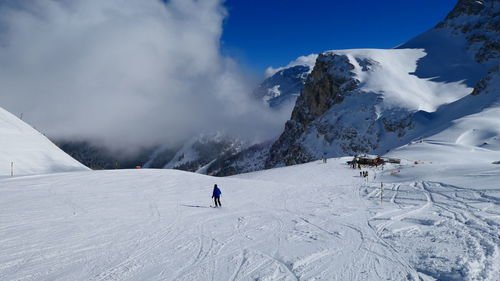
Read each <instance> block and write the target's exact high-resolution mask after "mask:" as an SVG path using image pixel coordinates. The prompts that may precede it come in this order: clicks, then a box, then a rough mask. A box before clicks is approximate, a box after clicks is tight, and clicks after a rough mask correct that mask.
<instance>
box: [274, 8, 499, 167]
mask: <svg viewBox="0 0 500 281" xmlns="http://www.w3.org/2000/svg"><path fill="white" fill-rule="evenodd" d="M499 11H500V7H499V2H498V1H459V2H458V3H457V5H456V7H455V8H454V9H453V10H452V11H451V12H450V14H449V15H448V16H447V17H446V18H445V20H444V21H442V22H441V23H439V24H438V25H437V26H436V27H435V28H433V29H431V30H429V31H427V32H425V33H423V34H422V35H419V36H417V37H416V38H414V39H412V40H410V41H408V42H407V43H404V44H402V45H400V46H398V47H397V48H395V49H390V50H376V49H365V50H362V49H361V50H338V51H327V52H324V53H322V54H320V55H319V56H318V59H317V61H316V64H315V66H314V69H313V71H312V73H311V74H310V75H309V76H308V78H307V81H306V83H305V86H304V90H303V91H302V93H301V95H300V96H299V98H298V99H297V103H296V105H295V107H294V109H293V113H292V116H291V118H290V120H289V121H287V123H286V125H285V129H284V132H283V133H282V134H281V136H280V137H279V139H278V140H277V141H276V142H275V143H274V144H273V145H272V147H271V151H270V153H269V158H268V159H267V160H266V164H265V167H266V168H271V167H277V166H283V165H293V164H298V163H304V162H308V161H312V160H315V159H319V158H321V157H323V156H327V157H338V156H343V155H354V154H360V153H373V154H384V153H386V152H388V151H390V150H391V149H394V148H397V147H400V146H402V145H405V144H407V143H409V142H411V141H412V140H417V139H421V138H424V137H430V136H432V135H435V134H438V133H439V132H441V131H443V130H445V129H446V128H448V127H449V126H451V125H452V124H453V123H454V122H459V120H461V119H462V118H467V116H469V115H470V114H483V113H484V112H483V111H484V110H485V109H486V108H496V106H497V104H496V97H497V96H498V95H499V94H500V93H499V92H498V91H496V90H494V89H495V87H496V86H494V85H493V86H490V87H492V88H491V89H493V90H490V92H491V93H490V96H493V97H491V98H488V99H487V100H484V99H483V98H481V97H479V96H480V94H477V93H479V92H480V89H481V88H488V87H487V86H486V84H488V83H487V82H488V81H493V82H491V83H495V82H494V81H495V79H494V76H495V75H497V73H498V63H499V61H498V58H499V51H500V45H499V43H498V38H499V37H500V36H499V28H498V17H499V15H498V14H499ZM488 72H489V73H490V74H488V76H486V75H487V73H488ZM488 77H489V78H488ZM481 79H483V80H481ZM480 81H481V82H480ZM474 87H476V90H474ZM471 93H475V95H472V96H471V95H470V94H471ZM473 105H474V106H473ZM472 108H474V109H472ZM465 130H469V129H468V128H467V129H465ZM482 135H483V136H484V137H485V138H487V139H489V138H490V137H498V133H497V132H496V131H494V130H493V131H490V133H485V134H482ZM479 139H480V140H481V141H482V140H483V139H482V138H481V137H480V138H479ZM448 141H455V140H453V139H449V140H448Z"/></svg>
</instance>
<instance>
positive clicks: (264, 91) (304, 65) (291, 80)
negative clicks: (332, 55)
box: [254, 54, 318, 109]
mask: <svg viewBox="0 0 500 281" xmlns="http://www.w3.org/2000/svg"><path fill="white" fill-rule="evenodd" d="M317 56H318V55H316V54H311V55H309V56H303V57H299V58H297V59H296V60H294V61H292V62H290V63H289V64H288V65H287V66H285V67H280V68H277V69H272V68H270V69H268V70H267V71H266V72H267V73H266V74H267V75H270V77H267V78H266V79H265V80H264V81H263V82H262V83H261V84H260V85H259V87H257V88H256V89H255V90H254V96H255V97H256V98H257V99H259V100H262V101H263V103H264V104H265V105H267V106H269V107H271V108H273V109H280V108H283V107H293V105H294V104H295V100H296V99H297V97H298V96H299V95H300V92H301V91H302V89H303V88H304V84H305V81H306V78H307V76H308V75H309V74H310V73H311V71H312V68H313V66H314V62H315V61H316V58H317Z"/></svg>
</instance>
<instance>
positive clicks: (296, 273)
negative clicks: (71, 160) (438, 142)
mask: <svg viewBox="0 0 500 281" xmlns="http://www.w3.org/2000/svg"><path fill="white" fill-rule="evenodd" d="M414 147H416V146H414ZM439 151H440V150H436V151H435V152H437V154H439ZM437 154H436V155H437ZM405 155H406V156H407V157H410V158H409V159H408V160H409V161H407V164H405V165H401V166H389V167H386V168H385V169H384V170H370V171H369V173H370V177H369V179H368V180H367V179H363V178H360V177H359V176H358V175H359V173H358V170H352V169H350V168H348V166H347V165H345V164H344V163H345V161H346V160H348V159H347V158H343V159H329V161H328V163H327V164H323V163H320V162H312V163H308V164H304V165H296V166H293V167H286V168H278V169H272V170H267V171H262V172H256V173H251V174H243V175H239V176H235V177H231V178H213V177H208V176H204V175H199V174H192V173H187V172H182V171H176V170H146V169H144V170H114V171H93V172H84V173H67V174H59V175H45V176H32V177H24V178H15V179H3V180H0V186H1V188H0V214H1V217H2V218H1V220H0V237H2V243H1V244H0V279H1V280H437V279H438V280H490V281H493V280H498V279H497V277H498V276H499V273H500V272H499V270H500V259H499V253H500V250H499V245H500V238H499V237H498V233H499V231H500V191H499V190H498V187H497V186H495V185H493V184H492V183H493V182H495V181H496V182H498V181H499V180H500V174H499V173H498V169H497V170H494V169H493V168H492V167H490V166H491V165H492V164H489V163H488V164H487V163H486V162H485V163H482V162H484V159H481V157H475V158H471V159H473V160H474V161H471V162H468V161H460V164H461V165H462V168H463V169H471V170H470V171H471V173H470V174H467V173H464V170H463V169H461V170H455V169H454V168H449V166H448V163H449V162H450V161H452V160H453V159H448V156H447V155H448V154H446V153H445V154H441V155H442V157H443V159H448V161H445V162H439V161H437V162H433V163H432V164H430V163H426V164H419V165H414V164H412V163H413V160H414V159H416V158H415V157H417V156H418V157H420V155H419V151H406V152H405ZM476 160H477V161H476ZM481 163H482V164H481ZM488 165H489V166H488ZM393 171H400V172H399V173H397V174H395V175H391V172H393ZM480 175H482V176H480ZM374 178H375V179H374ZM380 179H382V180H383V182H384V186H385V189H384V193H383V196H382V202H381V201H380V196H379V191H380V189H379V187H380V182H379V180H380ZM214 183H217V184H218V185H219V186H220V187H221V189H222V205H223V207H222V208H221V209H213V208H210V207H209V205H210V204H211V199H210V195H211V189H212V186H213V184H214Z"/></svg>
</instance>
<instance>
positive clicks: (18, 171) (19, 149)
mask: <svg viewBox="0 0 500 281" xmlns="http://www.w3.org/2000/svg"><path fill="white" fill-rule="evenodd" d="M11 162H13V163H14V175H29V174H42V173H54V172H66V171H79V170H81V171H84V170H88V168H86V167H85V166H83V165H82V164H80V163H79V162H78V161H76V160H74V159H73V158H71V157H70V156H69V155H67V154H66V153H64V152H63V151H62V150H60V149H59V148H57V146H55V145H54V144H53V143H52V142H50V141H49V140H48V139H47V138H46V137H45V136H43V135H42V134H41V133H39V132H38V131H36V130H35V129H33V128H32V127H31V126H29V125H28V124H26V123H24V122H23V121H21V120H19V119H18V118H17V117H15V116H14V115H12V114H10V113H9V112H7V111H5V110H4V109H2V108H0V177H4V176H10V174H11Z"/></svg>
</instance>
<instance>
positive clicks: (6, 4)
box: [0, 0, 288, 147]
mask: <svg viewBox="0 0 500 281" xmlns="http://www.w3.org/2000/svg"><path fill="white" fill-rule="evenodd" d="M225 16H226V11H225V9H224V7H223V5H222V3H221V1H216V0H171V1H168V2H167V3H164V2H162V1H160V0H23V1H17V0H12V1H9V0H4V1H2V2H0V106H2V107H4V108H6V109H7V110H9V111H11V112H12V113H14V114H20V113H21V112H22V113H24V116H25V119H26V120H27V121H28V122H29V123H31V124H33V125H35V126H36V127H38V128H39V129H41V130H42V131H43V132H44V133H46V134H48V135H49V136H51V137H53V138H86V139H95V140H98V141H99V142H104V143H107V144H110V145H111V146H116V145H119V146H122V147H123V146H125V147H129V146H150V145H155V144H175V143H178V142H180V141H183V140H185V139H186V138H188V137H190V136H192V135H194V134H196V133H198V132H202V131H207V130H208V131H214V130H218V131H226V132H228V133H232V134H240V135H242V137H247V138H250V137H251V138H261V139H263V138H266V137H269V136H271V135H273V134H274V135H276V134H277V133H279V132H280V130H281V129H282V126H283V123H284V120H286V119H287V117H288V116H286V113H285V114H278V115H276V114H273V113H270V112H266V111H263V110H264V109H262V108H261V107H259V106H258V105H257V103H255V104H254V103H253V101H252V100H251V99H250V98H249V92H250V91H251V87H249V85H248V83H246V82H245V79H244V78H243V76H242V75H241V74H240V73H241V72H240V70H239V69H238V66H237V65H236V64H235V63H234V62H233V61H232V60H231V59H230V58H227V57H224V56H222V55H221V54H220V46H219V43H220V36H221V33H222V22H223V20H224V17H225Z"/></svg>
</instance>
